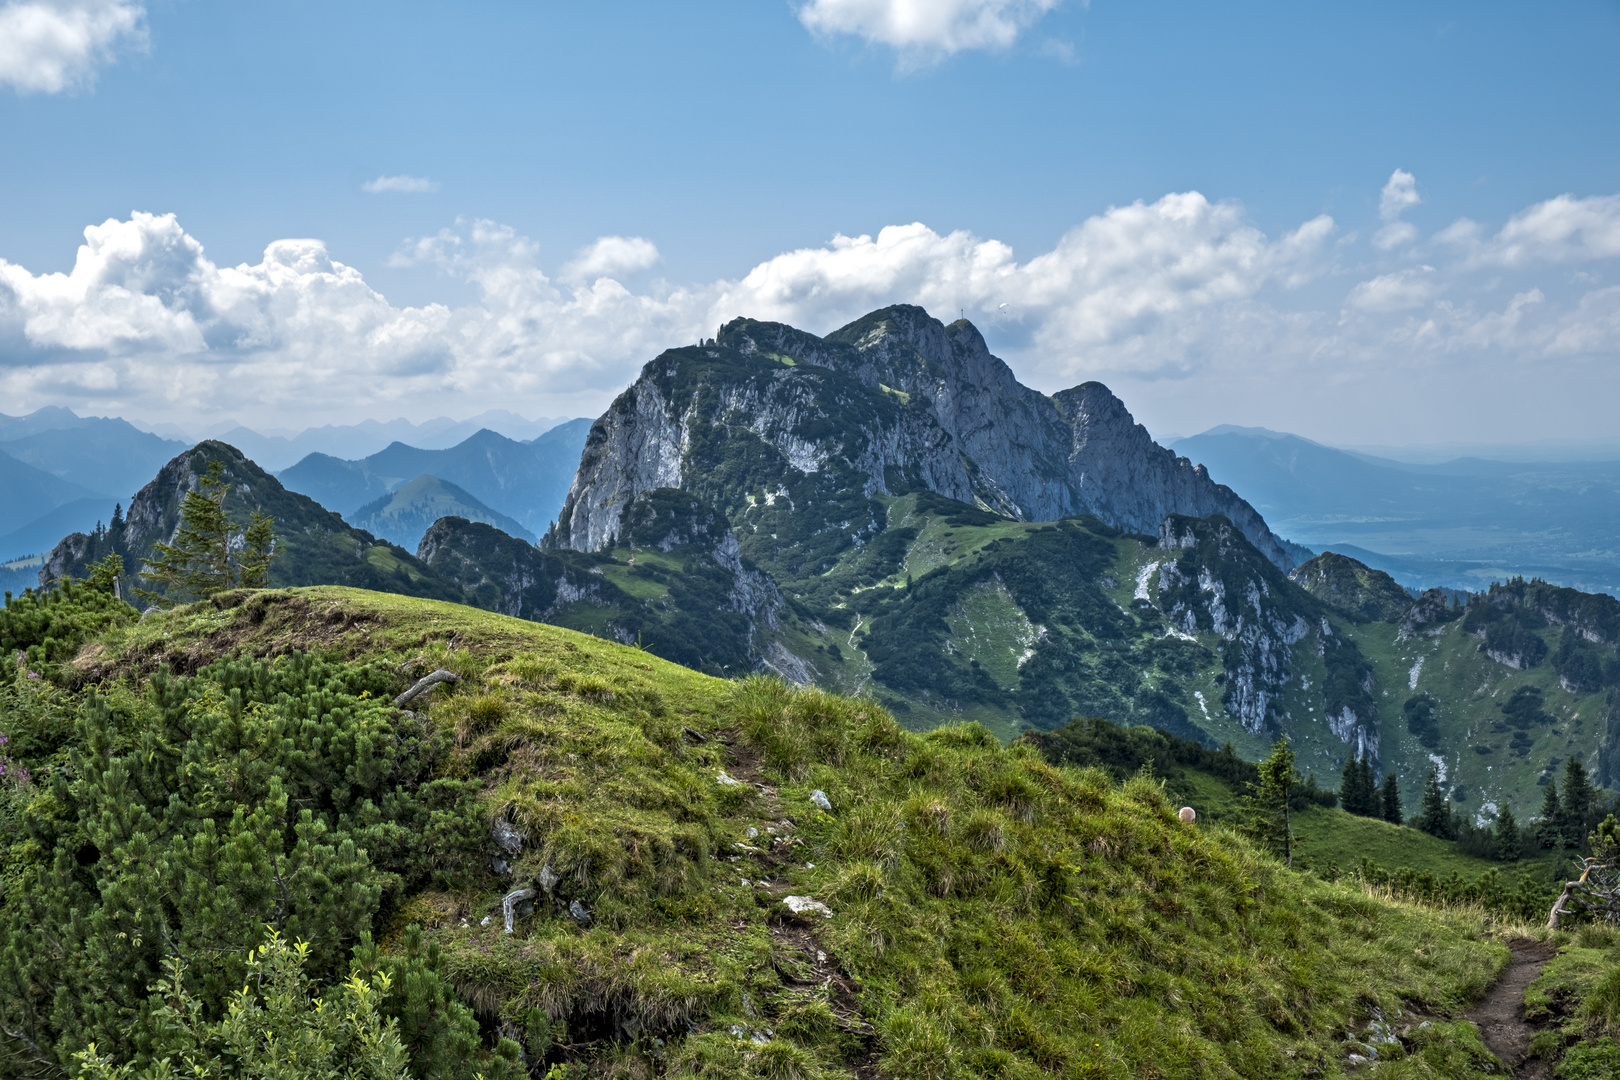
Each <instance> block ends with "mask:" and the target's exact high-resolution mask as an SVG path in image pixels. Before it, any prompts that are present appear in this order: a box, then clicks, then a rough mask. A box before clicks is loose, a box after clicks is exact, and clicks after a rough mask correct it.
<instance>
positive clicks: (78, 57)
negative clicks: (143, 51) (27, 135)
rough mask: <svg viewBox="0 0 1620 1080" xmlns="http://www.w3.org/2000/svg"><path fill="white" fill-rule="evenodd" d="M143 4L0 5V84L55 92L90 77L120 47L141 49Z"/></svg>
mask: <svg viewBox="0 0 1620 1080" xmlns="http://www.w3.org/2000/svg"><path fill="white" fill-rule="evenodd" d="M145 45H146V9H145V8H143V7H142V6H141V5H140V4H138V3H132V2H130V0H10V2H9V3H6V4H4V5H0V85H3V84H9V85H10V86H12V87H13V88H14V89H16V90H18V91H21V92H23V93H31V92H32V93H45V94H55V93H60V92H61V91H63V90H69V89H73V88H75V87H80V86H85V85H88V84H89V83H90V82H92V81H93V80H94V78H95V73H96V71H97V69H98V68H101V67H104V66H106V65H107V64H109V63H111V62H112V59H113V55H114V53H115V52H116V51H117V49H118V48H119V47H120V46H123V47H128V48H144V47H145Z"/></svg>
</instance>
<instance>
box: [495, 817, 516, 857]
mask: <svg viewBox="0 0 1620 1080" xmlns="http://www.w3.org/2000/svg"><path fill="white" fill-rule="evenodd" d="M489 833H490V835H491V836H492V837H494V838H495V843H496V844H497V845H498V846H499V847H500V849H501V850H502V851H504V852H506V853H507V854H508V855H516V854H517V853H518V852H520V851H522V850H523V833H521V832H519V831H518V829H517V827H516V826H514V825H513V824H512V823H511V822H510V821H507V820H506V819H505V818H496V819H495V824H494V826H493V827H492V828H491V829H490V830H489Z"/></svg>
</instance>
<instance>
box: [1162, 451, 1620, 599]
mask: <svg viewBox="0 0 1620 1080" xmlns="http://www.w3.org/2000/svg"><path fill="white" fill-rule="evenodd" d="M1170 446H1171V449H1173V450H1175V451H1176V452H1177V453H1180V454H1185V455H1186V456H1187V457H1189V458H1190V459H1192V460H1193V461H1196V462H1199V463H1201V464H1203V465H1204V466H1205V467H1206V468H1207V469H1208V470H1209V474H1210V476H1211V477H1212V478H1214V479H1216V480H1219V481H1221V482H1222V483H1224V484H1227V485H1228V486H1230V487H1231V488H1232V489H1233V490H1234V491H1236V492H1238V493H1239V494H1240V495H1242V496H1243V497H1244V498H1245V499H1247V500H1248V501H1249V502H1250V503H1252V504H1253V505H1254V507H1255V509H1257V510H1259V511H1260V513H1261V514H1263V515H1264V516H1265V518H1266V521H1267V523H1268V524H1270V525H1271V527H1272V528H1273V529H1274V530H1276V531H1277V532H1278V533H1279V534H1281V535H1284V536H1287V537H1289V538H1290V539H1291V540H1294V541H1297V542H1298V543H1301V544H1304V545H1306V546H1307V547H1310V548H1313V549H1317V550H1322V549H1331V550H1334V551H1339V552H1342V553H1344V554H1347V555H1352V556H1354V557H1355V558H1357V559H1360V560H1361V561H1363V562H1365V563H1367V564H1368V565H1370V566H1374V567H1377V568H1379V569H1382V570H1385V571H1387V572H1388V573H1390V574H1392V575H1393V576H1394V577H1395V578H1396V579H1397V580H1399V581H1401V582H1402V583H1403V584H1406V585H1408V586H1411V587H1414V588H1428V587H1432V586H1441V587H1445V588H1452V589H1466V590H1471V591H1480V590H1482V589H1484V588H1485V587H1486V586H1487V585H1488V584H1489V583H1490V582H1491V581H1493V580H1494V581H1503V580H1506V579H1507V578H1509V577H1513V576H1516V575H1522V576H1525V577H1542V578H1544V579H1546V580H1549V581H1553V582H1556V583H1558V584H1562V585H1568V586H1571V587H1574V588H1579V589H1583V590H1587V591H1596V592H1607V593H1609V594H1611V595H1620V461H1593V462H1534V463H1511V462H1502V461H1489V460H1483V459H1479V458H1461V459H1458V460H1454V461H1448V462H1443V463H1439V464H1426V465H1419V464H1409V463H1406V462H1400V461H1394V460H1390V459H1387V458H1378V457H1373V456H1370V455H1366V454H1358V453H1353V452H1350V451H1346V450H1336V449H1334V448H1332V447H1328V446H1323V445H1321V444H1320V443H1315V442H1312V441H1310V440H1309V439H1304V438H1301V437H1300V436H1297V435H1289V434H1286V433H1283V432H1276V431H1267V430H1265V429H1263V428H1238V427H1230V426H1223V427H1218V428H1214V429H1212V430H1210V431H1207V432H1205V433H1204V434H1202V435H1195V436H1193V437H1191V438H1186V439H1179V440H1176V441H1175V442H1172V443H1171V444H1170Z"/></svg>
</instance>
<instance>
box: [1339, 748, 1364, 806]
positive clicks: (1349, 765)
mask: <svg viewBox="0 0 1620 1080" xmlns="http://www.w3.org/2000/svg"><path fill="white" fill-rule="evenodd" d="M1339 805H1340V806H1342V807H1344V809H1345V810H1346V811H1347V812H1349V813H1352V814H1363V813H1366V809H1367V793H1366V791H1365V790H1363V788H1362V780H1361V762H1360V761H1359V760H1358V759H1357V758H1356V757H1355V756H1354V755H1351V756H1350V757H1348V758H1346V759H1345V762H1344V772H1343V774H1342V775H1341V776H1340V777H1339Z"/></svg>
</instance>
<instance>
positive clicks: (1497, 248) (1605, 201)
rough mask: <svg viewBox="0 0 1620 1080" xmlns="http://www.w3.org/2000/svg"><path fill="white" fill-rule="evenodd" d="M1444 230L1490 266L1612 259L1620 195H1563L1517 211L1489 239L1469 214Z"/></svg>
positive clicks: (1616, 250)
mask: <svg viewBox="0 0 1620 1080" xmlns="http://www.w3.org/2000/svg"><path fill="white" fill-rule="evenodd" d="M1441 235H1442V236H1443V237H1445V238H1446V239H1447V240H1449V241H1451V242H1453V243H1456V244H1458V245H1460V246H1462V247H1463V248H1464V249H1465V250H1468V252H1469V255H1470V259H1471V261H1472V262H1474V263H1477V264H1483V265H1490V266H1503V267H1518V266H1529V265H1533V264H1535V263H1564V262H1576V261H1590V260H1594V259H1612V258H1614V257H1615V256H1617V255H1620V195H1595V196H1591V197H1588V198H1584V199H1578V198H1576V197H1575V196H1573V195H1560V196H1558V197H1557V198H1554V199H1548V200H1547V201H1546V202H1540V203H1537V204H1536V205H1534V206H1531V207H1529V208H1527V209H1525V210H1522V211H1520V212H1519V213H1517V214H1515V215H1513V217H1511V218H1510V219H1508V222H1507V224H1506V225H1504V226H1502V228H1501V230H1500V231H1499V232H1498V233H1497V234H1496V235H1495V236H1493V237H1490V238H1489V239H1485V240H1482V239H1481V230H1480V228H1479V227H1478V226H1477V225H1476V224H1475V223H1474V222H1471V221H1468V220H1467V219H1466V218H1464V219H1461V220H1459V221H1458V222H1456V223H1455V224H1453V225H1452V226H1451V227H1450V228H1448V229H1447V230H1446V231H1445V232H1444V233H1442V234H1441Z"/></svg>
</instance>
